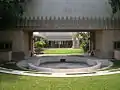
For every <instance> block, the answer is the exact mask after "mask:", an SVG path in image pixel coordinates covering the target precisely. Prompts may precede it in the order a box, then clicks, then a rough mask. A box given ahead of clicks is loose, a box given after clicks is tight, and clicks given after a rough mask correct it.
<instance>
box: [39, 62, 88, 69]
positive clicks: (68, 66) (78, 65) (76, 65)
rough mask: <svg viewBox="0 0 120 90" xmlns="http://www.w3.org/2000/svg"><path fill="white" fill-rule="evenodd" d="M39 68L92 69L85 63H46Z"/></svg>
mask: <svg viewBox="0 0 120 90" xmlns="http://www.w3.org/2000/svg"><path fill="white" fill-rule="evenodd" d="M39 66H40V67H44V68H53V69H73V68H74V69H75V68H85V67H90V65H88V64H87V63H84V62H46V63H42V64H40V65H39Z"/></svg>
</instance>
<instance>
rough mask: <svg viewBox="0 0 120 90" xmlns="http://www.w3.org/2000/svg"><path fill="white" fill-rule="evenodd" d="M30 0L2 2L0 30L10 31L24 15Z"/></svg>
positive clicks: (0, 3)
mask: <svg viewBox="0 0 120 90" xmlns="http://www.w3.org/2000/svg"><path fill="white" fill-rule="evenodd" d="M27 2H28V0H0V28H2V29H8V28H9V29H10V28H12V27H14V26H15V25H16V21H17V20H18V19H20V18H21V17H22V15H23V13H24V7H25V5H26V3H27Z"/></svg>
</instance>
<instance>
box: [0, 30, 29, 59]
mask: <svg viewBox="0 0 120 90" xmlns="http://www.w3.org/2000/svg"><path fill="white" fill-rule="evenodd" d="M0 37H1V38H0V41H11V42H12V59H14V60H16V59H18V60H19V59H24V56H30V49H29V46H30V45H29V33H28V32H24V31H22V30H21V31H19V30H16V31H0ZM3 56H4V55H3ZM5 58H6V57H5Z"/></svg>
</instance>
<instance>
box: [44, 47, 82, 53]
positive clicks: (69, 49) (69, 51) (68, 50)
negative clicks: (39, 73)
mask: <svg viewBox="0 0 120 90" xmlns="http://www.w3.org/2000/svg"><path fill="white" fill-rule="evenodd" d="M43 52H44V53H45V54H82V53H83V52H84V51H83V50H82V49H72V48H56V49H46V50H44V51H43Z"/></svg>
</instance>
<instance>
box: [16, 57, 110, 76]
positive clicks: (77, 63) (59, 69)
mask: <svg viewBox="0 0 120 90" xmlns="http://www.w3.org/2000/svg"><path fill="white" fill-rule="evenodd" d="M17 66H18V67H19V68H21V69H24V70H35V71H39V72H49V73H66V74H69V73H91V72H94V71H97V70H99V69H105V68H109V67H110V66H112V62H110V61H109V60H107V59H105V60H104V59H95V58H94V59H93V58H92V59H91V58H86V57H78V56H41V57H36V58H35V57H34V58H30V59H28V60H22V61H20V62H18V63H17Z"/></svg>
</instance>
